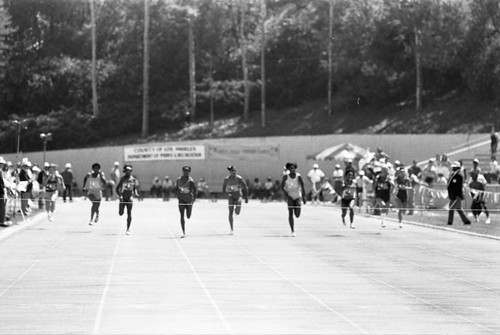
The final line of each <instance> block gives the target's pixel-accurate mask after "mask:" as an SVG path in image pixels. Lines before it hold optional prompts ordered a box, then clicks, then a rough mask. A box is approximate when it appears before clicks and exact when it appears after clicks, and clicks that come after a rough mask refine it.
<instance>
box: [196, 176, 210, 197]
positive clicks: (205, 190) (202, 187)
mask: <svg viewBox="0 0 500 335" xmlns="http://www.w3.org/2000/svg"><path fill="white" fill-rule="evenodd" d="M196 191H197V192H198V198H208V197H209V196H210V188H209V187H208V182H207V181H206V180H205V178H203V177H201V178H200V179H198V184H196Z"/></svg>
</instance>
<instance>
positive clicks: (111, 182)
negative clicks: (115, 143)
mask: <svg viewBox="0 0 500 335" xmlns="http://www.w3.org/2000/svg"><path fill="white" fill-rule="evenodd" d="M120 177H121V172H120V163H119V162H114V164H113V167H112V168H111V170H110V171H109V179H108V180H106V190H105V191H106V201H108V200H109V199H110V198H111V200H114V199H116V195H115V187H116V185H118V182H119V181H120Z"/></svg>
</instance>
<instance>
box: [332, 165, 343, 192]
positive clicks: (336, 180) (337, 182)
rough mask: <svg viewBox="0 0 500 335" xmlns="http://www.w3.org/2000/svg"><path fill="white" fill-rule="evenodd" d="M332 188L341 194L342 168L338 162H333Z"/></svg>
mask: <svg viewBox="0 0 500 335" xmlns="http://www.w3.org/2000/svg"><path fill="white" fill-rule="evenodd" d="M332 177H333V178H332V179H333V189H334V190H335V192H336V193H337V194H342V183H343V181H344V170H342V169H341V168H340V164H335V170H333V176H332Z"/></svg>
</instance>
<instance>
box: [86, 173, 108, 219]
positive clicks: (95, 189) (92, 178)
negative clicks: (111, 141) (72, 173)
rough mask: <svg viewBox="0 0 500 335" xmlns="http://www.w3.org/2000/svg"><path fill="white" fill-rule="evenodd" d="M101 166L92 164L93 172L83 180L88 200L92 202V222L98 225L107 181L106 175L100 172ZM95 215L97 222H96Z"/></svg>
mask: <svg viewBox="0 0 500 335" xmlns="http://www.w3.org/2000/svg"><path fill="white" fill-rule="evenodd" d="M100 170H101V165H100V164H99V163H94V164H92V172H89V173H87V175H86V176H85V178H84V179H83V192H86V193H87V198H89V200H90V202H92V207H91V208H90V222H89V225H91V226H92V224H93V223H92V222H94V223H97V222H98V221H99V207H100V206H101V199H102V191H103V190H105V189H106V179H105V178H104V173H103V172H101V171H100ZM94 214H95V220H94Z"/></svg>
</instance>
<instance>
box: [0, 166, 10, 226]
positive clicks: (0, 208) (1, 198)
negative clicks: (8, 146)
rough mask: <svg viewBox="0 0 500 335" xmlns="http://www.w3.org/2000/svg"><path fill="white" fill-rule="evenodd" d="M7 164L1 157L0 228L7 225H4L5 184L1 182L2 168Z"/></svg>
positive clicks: (0, 177)
mask: <svg viewBox="0 0 500 335" xmlns="http://www.w3.org/2000/svg"><path fill="white" fill-rule="evenodd" d="M6 163H7V162H6V161H5V159H4V158H3V157H0V170H1V171H0V226H2V227H6V226H8V224H5V207H6V205H7V201H6V198H5V194H6V193H7V192H6V189H5V183H4V181H3V168H4V166H5V164H6Z"/></svg>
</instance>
